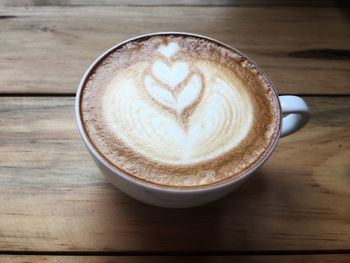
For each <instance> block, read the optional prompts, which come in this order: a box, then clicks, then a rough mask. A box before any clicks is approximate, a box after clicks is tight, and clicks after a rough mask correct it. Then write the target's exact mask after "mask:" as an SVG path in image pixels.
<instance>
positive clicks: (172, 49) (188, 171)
mask: <svg viewBox="0 0 350 263" xmlns="http://www.w3.org/2000/svg"><path fill="white" fill-rule="evenodd" d="M188 40H190V41H189V42H188V43H187V42H186V41H188ZM196 41H197V40H196V39H194V38H190V37H187V38H185V39H184V38H176V37H165V36H164V37H155V38H154V39H149V40H145V42H144V43H142V42H141V43H135V46H130V47H125V48H124V50H119V52H118V53H114V54H113V55H111V56H110V58H109V60H110V62H108V59H107V62H106V64H105V65H106V67H105V68H103V66H102V69H104V71H103V72H100V71H99V70H98V69H97V70H96V72H95V74H94V78H92V80H90V82H88V83H87V85H86V87H85V89H84V91H85V93H84V97H83V103H82V105H83V109H82V112H83V116H84V119H85V123H87V124H86V129H87V131H88V133H89V135H90V137H91V139H92V141H93V143H94V145H95V146H96V147H97V148H98V149H99V151H100V152H101V154H102V155H104V156H105V157H106V158H107V159H108V160H109V161H110V162H111V163H112V164H114V165H115V166H116V167H118V168H119V169H121V170H123V171H125V172H127V173H129V174H130V175H132V176H135V177H137V178H139V179H142V180H146V181H148V182H150V183H156V184H161V185H166V186H177V187H181V186H185V187H189V186H200V185H206V184H209V183H215V182H218V181H220V180H223V179H226V178H228V177H232V176H235V175H237V174H239V173H240V172H241V171H244V169H246V168H248V167H249V166H250V165H252V164H254V162H256V160H258V159H259V157H261V156H262V154H263V153H264V152H265V151H266V149H267V148H268V146H269V144H270V142H271V138H273V136H275V134H276V132H274V131H275V130H276V128H275V126H274V122H275V121H276V120H275V118H274V108H273V107H274V106H275V105H274V104H272V103H273V102H270V101H268V100H267V95H268V93H269V90H268V89H267V88H266V87H264V86H263V83H262V82H260V80H259V78H258V76H257V75H255V76H254V78H253V80H251V79H249V78H247V79H245V78H244V77H250V75H253V74H254V73H253V72H252V71H251V69H250V70H249V69H248V70H247V69H246V68H244V67H240V70H242V72H245V71H246V74H247V76H244V75H243V77H242V76H241V75H240V74H239V70H238V69H237V62H235V61H234V57H233V58H230V59H231V60H232V61H233V62H234V63H231V62H232V61H231V62H230V63H229V62H228V63H226V64H225V63H224V64H222V62H221V61H222V60H223V61H225V60H224V59H220V60H217V58H218V55H221V56H224V55H225V54H226V53H227V52H228V51H227V50H223V49H222V47H220V46H217V45H214V44H212V43H209V41H208V42H207V43H203V42H202V45H203V47H202V49H201V48H197V47H196V46H194V45H193V42H196ZM197 42H198V41H197ZM197 42H196V44H198V43H197ZM186 43H187V44H188V45H186ZM215 48H216V49H215ZM143 49H144V50H143ZM209 49H212V51H211V52H212V55H213V57H211V56H208V54H207V53H205V52H208V51H207V50H209ZM135 50H137V51H135ZM123 52H124V55H125V56H128V58H129V59H130V62H128V63H126V62H125V60H124V59H123ZM134 52H136V53H134ZM137 52H139V53H138V54H139V55H140V54H143V55H144V58H143V59H139V57H138V56H137ZM203 52H204V53H203ZM220 52H221V53H220ZM231 53H233V52H231ZM231 53H228V55H230V54H231ZM209 55H210V54H209ZM226 55H227V54H226ZM231 55H232V54H231ZM233 55H236V54H233ZM107 65H108V66H107ZM245 67H246V66H245ZM249 74H250V75H249ZM255 74H256V73H255ZM98 76H101V77H102V79H98ZM254 81H255V83H254ZM250 82H251V83H253V84H258V85H259V86H258V93H259V94H258V95H255V96H256V97H254V92H255V91H254V88H255V89H256V87H253V88H252V87H250V85H251V84H250ZM95 84H96V85H95ZM97 85H98V86H97ZM259 96H260V97H259ZM258 107H261V109H260V108H259V109H260V110H257V108H258ZM259 111H260V113H259ZM261 120H262V121H265V123H264V124H259V122H260V121H261ZM266 120H267V121H268V122H266ZM257 146H258V147H257Z"/></svg>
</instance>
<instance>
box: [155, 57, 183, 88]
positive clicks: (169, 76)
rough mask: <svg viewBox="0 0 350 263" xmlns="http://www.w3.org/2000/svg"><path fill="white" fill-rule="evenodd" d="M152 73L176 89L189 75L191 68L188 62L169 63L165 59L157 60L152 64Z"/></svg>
mask: <svg viewBox="0 0 350 263" xmlns="http://www.w3.org/2000/svg"><path fill="white" fill-rule="evenodd" d="M152 73H153V75H154V76H155V77H156V78H157V79H158V80H159V81H161V82H163V83H164V84H166V85H167V86H169V88H170V89H171V90H175V88H176V87H177V86H178V85H179V84H180V83H181V82H182V81H184V80H185V79H186V78H187V77H188V75H189V74H190V70H189V66H188V64H187V63H186V62H181V61H180V62H175V63H172V64H171V65H167V64H166V63H164V62H163V61H160V60H157V61H156V62H154V63H153V65H152Z"/></svg>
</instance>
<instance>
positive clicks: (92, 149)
mask: <svg viewBox="0 0 350 263" xmlns="http://www.w3.org/2000/svg"><path fill="white" fill-rule="evenodd" d="M161 35H182V36H193V37H197V38H202V39H205V40H208V41H211V42H214V43H216V44H218V45H221V46H224V47H225V48H228V49H230V50H232V51H234V52H235V53H237V54H239V55H240V56H242V57H243V58H245V59H247V60H248V61H249V62H250V63H252V64H253V65H254V67H255V68H256V69H257V70H258V71H259V73H260V74H262V75H263V76H264V78H265V79H266V80H267V81H268V82H269V85H270V87H271V89H272V92H273V94H274V96H276V102H277V108H278V110H279V113H280V114H279V115H280V116H279V119H280V120H279V127H278V132H277V134H276V137H275V138H274V141H273V142H272V143H271V145H270V146H269V149H268V150H267V151H266V152H265V153H264V156H263V158H262V159H261V160H259V161H258V162H256V163H255V164H254V165H253V166H252V167H251V168H248V170H247V171H246V172H245V173H243V174H241V175H239V176H237V177H232V178H228V179H225V180H222V181H219V182H217V183H213V184H208V185H203V186H198V188H197V187H196V188H192V187H188V188H181V187H179V188H177V187H173V186H161V185H158V184H155V183H152V182H147V181H143V180H138V179H136V176H130V175H128V174H127V173H126V172H124V171H123V170H122V169H119V168H118V167H116V166H115V165H112V164H111V163H110V162H109V161H107V160H106V159H105V158H104V157H103V156H102V155H101V154H100V153H99V151H98V150H97V149H96V148H95V146H94V145H93V143H92V142H91V139H90V138H89V136H88V135H87V134H86V131H85V128H84V126H83V124H82V115H81V110H80V109H81V107H80V106H81V94H82V90H83V87H84V85H85V82H86V81H87V79H88V77H89V76H90V73H91V71H93V70H94V69H95V67H96V66H98V64H99V63H100V62H101V61H102V60H103V59H104V58H105V57H106V56H108V55H109V54H110V53H111V52H113V51H114V50H116V49H118V48H119V47H120V46H122V45H124V44H126V43H128V42H131V41H134V40H139V39H142V38H148V37H152V36H161ZM74 108H75V121H76V124H77V126H78V130H79V133H80V136H81V137H82V139H83V141H84V143H85V145H86V147H87V148H88V150H89V151H90V152H91V153H92V154H93V156H94V157H95V158H96V159H97V160H98V161H99V162H101V163H102V164H103V165H104V166H105V167H106V168H107V169H108V170H109V171H110V172H112V173H113V174H114V175H116V176H120V177H122V178H123V179H125V180H127V181H128V182H129V183H132V184H136V185H138V186H140V187H144V188H147V189H148V190H153V191H158V192H173V193H178V194H187V193H197V192H203V191H214V190H217V189H221V188H225V187H228V186H230V185H233V184H236V183H238V182H240V181H243V180H244V179H246V178H247V177H248V176H249V175H251V174H252V173H254V172H255V171H256V170H258V169H259V168H260V167H261V166H262V165H263V164H264V163H265V162H266V161H267V160H268V159H269V157H270V156H271V154H272V152H273V151H274V149H275V148H276V146H277V144H278V141H279V139H280V135H281V130H282V110H281V104H280V101H279V98H278V93H277V91H276V89H275V87H274V85H273V83H272V81H271V80H270V79H269V77H268V76H267V74H266V73H265V72H264V71H263V70H262V69H261V68H260V67H259V65H258V64H257V63H255V62H254V61H253V60H252V59H251V58H250V57H248V56H247V55H246V54H244V53H243V52H241V51H239V50H237V49H236V48H234V47H232V46H231V45H228V44H225V43H223V42H221V41H219V40H216V39H213V38H211V37H207V36H204V35H200V34H195V33H188V32H176V31H166V32H153V33H147V34H142V35H137V36H135V37H131V38H129V39H127V40H124V41H122V42H119V43H118V44H116V45H114V46H112V47H111V48H109V49H107V50H106V51H104V52H103V53H102V54H100V55H99V56H98V57H97V58H96V59H95V60H94V61H93V62H92V63H91V64H90V66H89V67H88V68H87V70H86V71H85V73H84V74H83V77H82V78H81V80H80V82H79V85H78V89H77V92H76V96H75V105H74Z"/></svg>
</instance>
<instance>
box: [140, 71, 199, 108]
mask: <svg viewBox="0 0 350 263" xmlns="http://www.w3.org/2000/svg"><path fill="white" fill-rule="evenodd" d="M145 86H146V90H147V92H148V93H149V95H150V96H151V97H152V98H153V99H154V100H155V101H157V102H158V103H159V104H161V105H162V106H164V107H166V108H169V109H172V110H174V111H175V112H176V114H177V115H181V114H182V112H183V111H184V110H185V109H187V108H188V107H190V106H192V105H193V104H194V103H195V102H197V100H198V99H199V98H200V94H201V90H202V80H201V78H200V77H199V76H198V75H195V74H194V75H192V77H191V78H190V79H189V80H188V81H187V82H186V84H185V85H184V87H182V89H181V91H180V92H179V93H178V94H177V95H175V94H174V93H173V92H171V91H169V90H168V89H167V88H166V87H164V86H162V85H161V84H159V83H158V82H156V81H155V80H154V78H153V77H152V76H151V75H147V76H145Z"/></svg>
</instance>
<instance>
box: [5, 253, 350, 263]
mask: <svg viewBox="0 0 350 263" xmlns="http://www.w3.org/2000/svg"><path fill="white" fill-rule="evenodd" d="M349 260H350V256H349V255H303V256H289V255H286V256H210V257H200V256H189V257H182V256H176V257H166V256H158V257H154V256H152V257H149V256H147V257H142V256H141V257H140V256H137V257H132V256H130V257H119V256H108V257H107V256H0V261H1V262H2V263H24V262H25V263H37V262H42V263H68V262H74V263H80V262H81V263H111V262H117V263H145V262H154V263H158V262H162V263H163V262H169V263H176V262H181V263H182V262H183V263H187V262H191V263H192V262H203V263H209V262H224V263H225V262H230V263H231V262H247V263H260V262H261V263H275V262H276V263H277V262H278V263H279V262H284V263H294V262H295V263H302V262H308V263H312V262H315V263H316V262H317V263H330V262H337V263H348V262H349Z"/></svg>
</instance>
